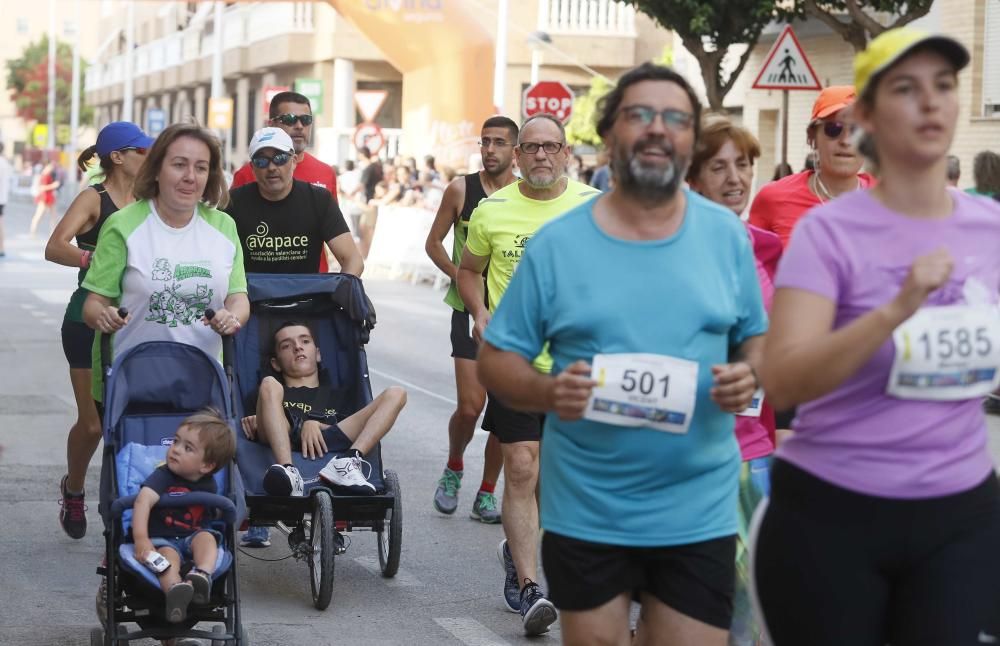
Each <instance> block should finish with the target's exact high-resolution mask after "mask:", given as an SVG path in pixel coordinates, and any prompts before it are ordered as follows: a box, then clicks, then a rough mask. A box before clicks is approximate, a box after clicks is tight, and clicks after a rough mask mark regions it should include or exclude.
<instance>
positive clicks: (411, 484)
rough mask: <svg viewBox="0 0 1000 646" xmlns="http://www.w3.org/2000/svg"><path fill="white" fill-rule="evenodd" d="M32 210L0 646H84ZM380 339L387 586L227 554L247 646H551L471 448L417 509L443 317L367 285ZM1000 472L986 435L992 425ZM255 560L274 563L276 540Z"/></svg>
mask: <svg viewBox="0 0 1000 646" xmlns="http://www.w3.org/2000/svg"><path fill="white" fill-rule="evenodd" d="M30 214H31V206H30V205H28V204H26V203H23V202H22V203H17V202H15V203H12V204H10V205H8V208H7V213H6V215H4V216H3V221H4V225H5V226H6V228H7V257H6V258H3V259H0V303H2V305H0V330H2V332H3V333H2V335H0V366H2V368H3V369H2V370H0V555H2V558H0V583H2V587H0V645H4V646H5V645H8V644H10V645H14V644H17V645H18V646H29V645H37V646H43V645H44V646H52V645H60V646H61V645H66V646H69V645H77V644H80V645H83V644H89V640H88V639H89V638H88V635H89V630H90V628H91V627H93V626H95V625H97V620H96V618H95V615H94V601H93V600H94V591H95V587H96V585H97V583H98V577H97V576H96V575H95V573H94V569H95V567H96V565H97V564H98V561H99V560H100V556H101V551H102V537H101V533H100V530H99V523H100V521H99V517H98V515H97V504H96V501H97V496H96V493H97V480H98V472H99V466H98V464H97V462H96V461H95V462H94V464H93V465H92V467H91V470H90V472H89V475H88V485H87V490H88V493H89V494H90V512H89V514H88V519H89V521H90V531H89V532H88V534H87V536H86V537H85V538H84V539H83V540H79V541H74V540H72V539H70V538H68V537H66V536H65V535H64V534H63V533H62V531H61V529H60V528H59V526H58V522H57V514H58V510H59V506H58V505H57V500H58V498H59V494H58V483H59V480H60V478H61V477H62V475H63V473H64V472H65V459H64V453H65V448H64V447H65V438H66V432H67V430H68V428H69V426H70V424H72V422H73V420H74V415H75V406H74V403H73V397H72V391H71V389H70V385H69V379H68V371H67V368H66V363H65V359H64V357H63V354H62V349H61V346H60V341H59V328H60V325H61V321H62V315H63V311H64V309H65V304H66V301H67V298H68V296H69V294H70V292H71V290H72V289H73V287H74V285H75V283H74V281H75V271H73V270H71V269H69V268H62V267H57V266H55V265H52V264H50V263H47V262H45V261H44V259H43V257H42V249H43V246H44V238H39V239H36V240H32V239H30V238H29V237H28V236H27V233H26V232H27V223H28V220H29V218H30ZM366 284H367V288H368V291H369V294H370V296H371V298H372V300H373V302H374V303H375V304H376V306H377V309H378V313H379V319H378V327H377V328H376V329H375V331H374V333H373V335H372V341H371V344H370V345H369V348H368V355H369V365H370V368H371V374H372V385H373V388H374V389H375V391H376V392H377V391H378V390H380V389H382V388H385V387H387V386H389V385H393V384H396V385H402V386H405V387H406V388H407V389H408V391H409V404H408V406H407V407H406V409H405V410H404V412H403V414H402V416H401V417H400V419H399V421H398V423H397V425H396V426H395V428H394V429H393V431H392V433H391V434H390V435H389V436H388V437H387V438H386V440H385V442H384V445H383V455H384V461H385V464H386V466H388V467H391V468H393V469H395V470H396V471H397V472H398V473H399V474H400V478H401V482H402V488H403V501H404V502H403V504H404V506H403V510H404V515H405V521H404V530H403V557H402V565H401V569H400V572H399V575H398V576H397V577H396V578H395V579H391V580H389V579H383V578H382V577H381V576H380V575H378V574H377V569H378V565H377V563H378V561H377V552H376V549H375V538H374V535H372V534H370V533H360V532H359V533H355V534H353V535H352V536H351V538H352V542H351V545H350V548H349V550H348V552H347V553H346V554H345V555H344V556H342V557H338V558H337V560H336V582H335V584H334V599H333V603H332V604H331V606H330V608H329V609H327V610H326V611H323V612H321V611H317V610H315V609H314V608H313V606H312V604H311V600H310V592H309V580H308V570H307V568H306V566H305V565H304V564H301V563H298V562H295V561H291V560H289V561H281V562H263V561H257V560H254V559H251V558H247V557H244V556H242V555H241V556H240V558H239V565H238V567H239V573H240V577H241V594H242V607H243V612H244V618H245V622H246V624H247V626H248V629H249V633H250V637H251V643H253V644H303V645H325V644H342V643H349V644H365V645H368V644H372V645H376V644H378V645H381V644H384V645H395V644H403V643H406V644H413V645H435V646H437V645H461V644H465V645H466V646H503V645H514V644H527V643H531V644H542V645H545V644H558V643H559V642H560V638H559V631H558V628H557V627H556V629H554V630H553V631H552V632H550V633H549V634H548V635H546V636H543V637H540V638H537V639H532V640H528V639H526V638H524V637H523V636H522V635H521V630H520V620H519V618H518V617H516V616H515V615H512V614H510V613H508V612H506V611H505V610H504V608H503V606H502V599H501V586H502V581H503V576H502V572H501V570H500V567H499V564H498V562H497V559H496V545H497V542H498V541H499V540H500V539H501V538H502V531H501V529H500V527H499V526H486V525H482V524H480V523H478V522H475V521H472V520H470V519H469V518H468V511H469V507H470V505H471V503H472V493H473V490H474V489H475V487H476V485H477V483H478V480H477V479H478V478H479V476H480V474H481V469H482V452H483V447H484V445H485V435H484V434H483V433H482V432H481V431H480V432H478V433H477V434H476V437H475V439H474V441H473V443H472V445H471V446H470V449H469V451H468V452H467V454H466V473H467V480H466V483H467V484H466V491H465V492H464V495H463V497H462V500H461V503H460V507H459V511H458V513H456V514H455V515H454V516H453V517H445V516H442V515H441V514H438V513H437V512H436V511H434V509H433V507H432V505H431V496H432V494H433V491H434V488H435V483H436V480H437V478H438V476H439V475H440V471H441V469H442V468H443V466H444V463H445V460H446V457H447V443H446V424H447V420H448V417H449V415H450V414H451V411H452V408H453V405H454V402H453V397H454V384H453V376H452V368H451V359H450V358H449V350H450V348H449V342H448V324H449V310H448V308H447V306H446V305H444V304H443V303H442V302H441V298H442V296H443V294H442V293H441V292H438V291H434V290H433V289H431V288H430V287H428V286H426V285H409V284H407V283H400V282H389V281H379V280H368V281H366ZM990 423H991V441H992V442H993V449H994V455H996V456H997V458H998V459H1000V421H998V420H997V419H996V418H991V422H990ZM273 538H275V539H277V540H274V545H273V546H272V547H271V548H268V549H266V550H259V551H254V552H253V555H254V556H259V557H261V558H268V559H278V558H281V557H283V556H285V555H287V554H288V549H287V547H286V546H285V545H284V541H283V540H281V537H280V535H277V534H274V535H273Z"/></svg>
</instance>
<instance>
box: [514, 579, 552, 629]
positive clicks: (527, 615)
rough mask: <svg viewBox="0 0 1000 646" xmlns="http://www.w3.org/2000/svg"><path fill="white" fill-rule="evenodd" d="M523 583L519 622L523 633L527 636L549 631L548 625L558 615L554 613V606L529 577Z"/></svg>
mask: <svg viewBox="0 0 1000 646" xmlns="http://www.w3.org/2000/svg"><path fill="white" fill-rule="evenodd" d="M524 582H525V585H524V587H523V588H522V589H521V622H522V623H523V625H524V634H525V635H527V636H528V637H534V636H535V635H541V634H542V633H546V632H548V631H549V626H551V625H552V624H554V623H555V621H556V619H557V618H558V617H559V615H558V614H556V607H555V606H554V605H552V602H551V601H549V600H548V599H546V598H545V595H543V594H542V590H541V588H539V587H538V584H537V583H535V582H534V581H532V580H531V579H525V580H524Z"/></svg>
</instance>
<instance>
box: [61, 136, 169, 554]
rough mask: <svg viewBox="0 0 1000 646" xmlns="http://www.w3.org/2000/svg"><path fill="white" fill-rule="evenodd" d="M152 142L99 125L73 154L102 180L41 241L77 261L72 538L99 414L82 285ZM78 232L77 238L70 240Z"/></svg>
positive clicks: (65, 523)
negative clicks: (94, 162)
mask: <svg viewBox="0 0 1000 646" xmlns="http://www.w3.org/2000/svg"><path fill="white" fill-rule="evenodd" d="M152 145H153V138H152V137H149V136H148V135H146V133H144V132H143V131H142V130H141V129H140V128H139V127H138V126H137V125H135V124H134V123H129V122H127V121H115V122H113V123H109V124H108V125H106V126H104V128H102V129H101V132H100V133H99V134H98V135H97V143H96V144H95V145H93V146H91V147H89V148H87V149H86V150H84V151H83V152H82V153H81V154H80V157H79V158H78V159H77V165H78V166H79V167H80V170H81V171H83V172H86V170H87V162H89V161H90V160H91V158H92V157H93V156H94V155H95V154H96V155H97V157H98V159H99V160H100V168H101V174H102V175H103V178H102V181H101V182H100V183H98V184H94V185H93V186H89V187H87V188H86V189H84V190H83V191H82V192H81V193H80V194H79V195H77V196H76V199H74V200H73V203H72V204H70V207H69V209H68V210H67V211H66V215H65V216H64V217H63V218H62V220H60V221H59V224H58V225H57V226H56V228H55V231H53V232H52V236H51V237H50V238H49V242H48V244H47V245H46V247H45V259H46V260H50V261H52V262H54V263H58V264H60V265H66V266H67V267H78V268H79V270H80V272H79V276H78V277H77V290H76V291H75V292H74V293H73V295H72V296H71V297H70V300H69V306H68V307H67V308H66V315H65V316H64V318H63V325H62V343H63V352H64V353H65V355H66V360H67V361H68V362H69V376H70V381H71V382H72V384H73V394H74V396H75V397H76V407H77V417H76V423H74V424H73V426H71V427H70V429H69V438H68V440H67V442H66V462H67V469H68V472H67V475H65V476H64V477H63V479H62V482H61V483H60V485H59V489H60V491H61V494H62V496H61V498H62V500H61V503H60V504H61V505H62V509H60V511H59V523H60V524H61V525H62V528H63V530H64V531H65V532H66V534H68V535H69V536H70V537H71V538H83V536H84V535H85V534H86V532H87V515H86V513H84V512H85V507H84V504H83V501H84V499H83V484H84V479H85V478H86V475H87V466H88V465H89V464H90V458H91V457H93V455H94V451H95V450H96V449H97V444H98V442H100V440H101V420H100V418H99V417H98V414H97V409H96V407H95V406H94V400H93V398H92V397H91V394H90V384H91V372H90V368H91V358H90V355H91V346H92V345H93V342H94V331H93V330H91V329H90V328H89V327H87V324H86V323H84V322H83V312H82V310H83V302H84V300H86V298H87V291H86V290H84V289H83V288H82V287H80V284H82V283H83V278H84V276H86V274H87V268H88V267H89V266H90V257H91V254H92V253H93V251H94V248H95V247H96V245H97V234H98V233H99V232H100V230H101V226H102V225H103V224H104V221H105V220H107V218H108V216H110V215H111V214H112V213H114V212H115V211H117V210H118V209H120V208H123V207H125V206H127V205H129V204H131V203H132V202H134V201H135V198H134V197H133V196H132V182H133V181H134V180H135V176H136V174H137V173H138V172H139V167H140V166H142V163H143V161H144V160H145V159H146V151H147V150H148V149H149V147H150V146H152ZM73 238H76V243H75V244H74V243H73Z"/></svg>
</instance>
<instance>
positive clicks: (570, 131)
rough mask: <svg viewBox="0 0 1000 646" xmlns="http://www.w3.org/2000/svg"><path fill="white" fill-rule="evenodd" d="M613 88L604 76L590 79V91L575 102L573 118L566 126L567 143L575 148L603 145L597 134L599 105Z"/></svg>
mask: <svg viewBox="0 0 1000 646" xmlns="http://www.w3.org/2000/svg"><path fill="white" fill-rule="evenodd" d="M611 87H612V85H611V83H610V82H609V81H608V80H607V79H606V78H604V77H603V76H595V77H594V78H592V79H590V90H588V91H587V93H586V94H584V95H583V96H578V97H576V100H574V101H573V116H572V117H570V119H569V123H568V124H566V141H568V142H569V143H570V144H572V145H574V146H576V145H579V144H586V145H588V146H600V145H601V137H600V135H598V134H597V103H598V102H599V101H600V100H601V97H603V96H604V95H605V94H607V93H608V92H610V91H611Z"/></svg>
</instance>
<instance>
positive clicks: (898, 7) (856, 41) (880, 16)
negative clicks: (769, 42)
mask: <svg viewBox="0 0 1000 646" xmlns="http://www.w3.org/2000/svg"><path fill="white" fill-rule="evenodd" d="M931 4H933V0H905V1H903V2H899V1H894V0H874V1H873V2H865V1H864V0H860V1H859V0H832V1H821V0H796V1H795V7H794V9H793V10H792V12H790V16H789V17H791V16H795V17H798V18H806V17H810V16H811V17H813V18H816V19H818V20H821V21H822V22H823V23H824V24H825V25H826V26H827V27H829V28H830V29H832V30H833V31H834V32H835V33H837V34H839V35H840V37H841V38H843V39H844V40H846V41H847V42H849V43H850V44H851V45H852V46H853V47H854V51H856V52H860V51H861V50H863V49H864V48H865V47H866V46H867V45H868V40H869V39H871V38H874V37H875V36H878V35H879V34H881V33H882V32H883V31H885V30H887V29H892V28H894V27H902V26H903V25H906V24H908V23H911V22H913V21H914V20H916V19H917V18H920V17H921V16H924V15H926V14H927V12H928V11H930V10H931Z"/></svg>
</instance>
